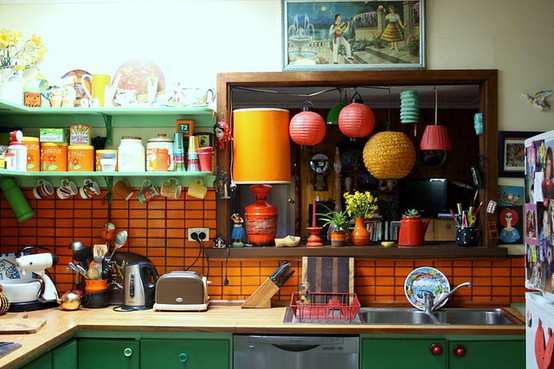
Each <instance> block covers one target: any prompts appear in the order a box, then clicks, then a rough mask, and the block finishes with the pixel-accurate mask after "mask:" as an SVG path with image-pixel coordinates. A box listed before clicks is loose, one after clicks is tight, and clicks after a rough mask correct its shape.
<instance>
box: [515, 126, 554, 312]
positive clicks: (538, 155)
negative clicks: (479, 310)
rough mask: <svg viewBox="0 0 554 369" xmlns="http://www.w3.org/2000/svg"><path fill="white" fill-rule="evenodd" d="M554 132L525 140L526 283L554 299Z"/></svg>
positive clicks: (528, 286) (524, 222)
mask: <svg viewBox="0 0 554 369" xmlns="http://www.w3.org/2000/svg"><path fill="white" fill-rule="evenodd" d="M553 152H554V131H549V132H545V133H542V134H540V135H536V136H533V137H531V138H528V139H526V140H525V162H524V167H525V207H524V211H523V212H524V213H523V214H521V217H523V219H524V221H523V224H524V230H523V233H524V241H525V286H526V287H527V288H529V289H531V290H539V291H542V292H543V296H544V297H545V298H546V299H548V300H550V301H553V302H554V163H553V162H554V159H553Z"/></svg>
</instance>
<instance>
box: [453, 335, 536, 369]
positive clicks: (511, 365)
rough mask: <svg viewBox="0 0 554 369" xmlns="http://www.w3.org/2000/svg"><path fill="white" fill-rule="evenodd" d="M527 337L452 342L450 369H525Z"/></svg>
mask: <svg viewBox="0 0 554 369" xmlns="http://www.w3.org/2000/svg"><path fill="white" fill-rule="evenodd" d="M524 339H525V337H524V336H522V338H521V339H512V340H509V339H508V340H504V339H502V340H490V341H489V340H487V341H480V340H479V341H476V340H452V341H450V342H449V344H448V350H449V358H450V366H449V368H450V369H481V368H502V369H521V368H525V340H524Z"/></svg>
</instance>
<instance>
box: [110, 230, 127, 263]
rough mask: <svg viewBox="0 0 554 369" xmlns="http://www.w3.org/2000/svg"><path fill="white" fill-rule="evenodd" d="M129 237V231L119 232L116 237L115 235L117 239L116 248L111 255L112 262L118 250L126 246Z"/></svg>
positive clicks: (115, 240) (115, 241)
mask: <svg viewBox="0 0 554 369" xmlns="http://www.w3.org/2000/svg"><path fill="white" fill-rule="evenodd" d="M127 236H128V233H127V231H121V232H118V233H117V234H116V235H115V238H114V248H113V251H112V253H111V255H110V260H111V259H112V258H113V256H114V254H115V252H116V251H117V249H119V248H121V247H122V246H123V245H125V242H127Z"/></svg>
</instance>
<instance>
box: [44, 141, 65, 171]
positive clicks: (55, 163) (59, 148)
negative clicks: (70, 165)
mask: <svg viewBox="0 0 554 369" xmlns="http://www.w3.org/2000/svg"><path fill="white" fill-rule="evenodd" d="M40 170H41V172H67V142H41V143H40Z"/></svg>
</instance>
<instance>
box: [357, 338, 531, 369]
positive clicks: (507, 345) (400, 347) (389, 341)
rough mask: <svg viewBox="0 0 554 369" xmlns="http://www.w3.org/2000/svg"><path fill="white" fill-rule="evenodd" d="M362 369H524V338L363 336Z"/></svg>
mask: <svg viewBox="0 0 554 369" xmlns="http://www.w3.org/2000/svg"><path fill="white" fill-rule="evenodd" d="M360 362H361V368H362V369H419V368H425V369H435V368H436V369H439V368H440V369H481V368H502V369H521V368H524V367H525V336H523V335H522V336H488V335H480V336H474V335H438V336H433V335H417V336H416V335H362V336H361V358H360Z"/></svg>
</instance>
